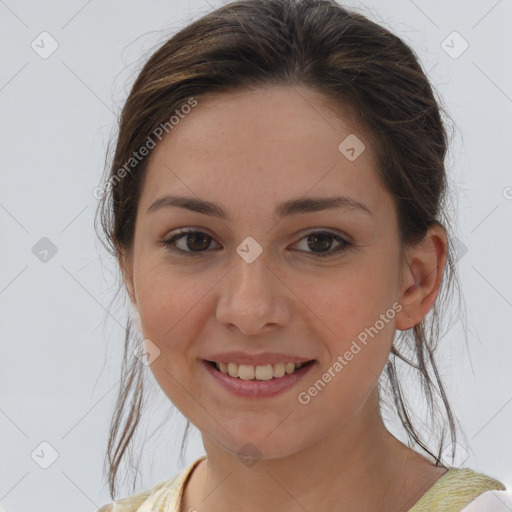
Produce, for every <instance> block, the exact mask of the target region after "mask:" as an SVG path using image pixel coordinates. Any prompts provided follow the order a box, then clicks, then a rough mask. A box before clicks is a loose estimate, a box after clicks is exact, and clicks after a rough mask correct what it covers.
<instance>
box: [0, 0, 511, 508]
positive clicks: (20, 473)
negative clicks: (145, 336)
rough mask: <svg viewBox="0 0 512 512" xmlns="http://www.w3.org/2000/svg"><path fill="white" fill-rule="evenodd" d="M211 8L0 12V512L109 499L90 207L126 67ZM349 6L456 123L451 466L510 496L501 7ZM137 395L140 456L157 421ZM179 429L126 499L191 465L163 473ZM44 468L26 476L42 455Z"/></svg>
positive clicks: (108, 385) (112, 6)
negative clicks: (457, 448) (464, 453)
mask: <svg viewBox="0 0 512 512" xmlns="http://www.w3.org/2000/svg"><path fill="white" fill-rule="evenodd" d="M221 3H224V2H214V1H213V0H209V1H206V0H194V1H192V0H189V1H186V0H172V1H169V0H167V1H163V0H150V1H146V2H142V1H139V2H133V1H126V0H125V1H123V2H121V1H119V0H117V1H110V2H99V1H98V0H96V1H95V0H90V1H88V2H87V1H83V0H73V1H67V2H64V1H63V0H58V1H54V2H35V1H32V2H30V1H22V0H18V1H16V0H6V1H3V0H0V41H1V44H2V52H1V66H0V108H1V112H2V115H1V116H0V125H1V128H0V130H1V147H2V152H1V155H2V159H1V173H2V174H1V175H2V188H1V189H0V226H1V236H2V247H3V250H2V251H1V253H0V258H1V277H0V309H1V312H2V314H1V339H2V357H1V358H0V382H1V398H0V433H1V438H0V439H1V441H0V442H1V454H0V460H1V461H2V462H1V469H0V504H1V508H2V509H3V510H4V511H8V512H13V511H24V512H35V511H37V512H45V511H52V512H64V511H66V512H67V511H69V510H75V511H93V510H96V508H98V507H99V506H101V505H102V504H104V503H106V502H107V501H110V500H109V496H108V493H107V486H106V483H105V482H104V481H103V479H102V474H101V470H102V463H103V457H104V453H105V449H106V441H107V432H108V425H109V421H110V416H111V412H112V409H113V406H114V399H115V397H116V393H117V383H118V378H119V367H120V357H121V352H120V349H121V348H122V345H123V333H124V331H123V325H124V319H125V311H124V309H123V307H122V304H121V305H120V306H119V307H116V308H114V309H113V310H112V317H110V316H109V317H108V318H107V320H105V317H106V316H107V314H106V310H105V308H107V307H108V305H109V303H110V302H111V300H112V298H113V296H114V292H115V290H116V283H117V281H116V274H115V271H116V270H115V268H114V266H113V265H112V262H111V261H110V259H109V258H108V257H107V255H106V254H105V253H104V251H103V249H102V247H101V246H100V244H99V242H98V241H97V240H96V235H95V232H94V229H93V216H94V212H95V208H96V204H97V201H96V199H95V198H94V196H93V193H92V191H93V189H94V188H95V187H96V186H97V185H98V183H99V179H100V176H101V172H102V170H103V165H104V157H105V151H106V145H107V141H108V139H109V137H110V135H111V133H112V130H113V127H114V126H115V124H116V122H117V121H116V114H117V113H118V112H119V111H120V108H121V107H122V104H123V101H124V99H125V98H126V95H127V92H128V90H129V87H130V86H131V84H132V82H133V79H134V78H135V76H136V72H137V70H138V69H140V65H142V56H143V55H144V54H146V52H149V51H150V50H151V48H152V46H153V45H155V44H156V43H158V42H159V41H163V38H164V37H165V36H166V34H169V35H170V34H172V33H174V32H175V31H176V30H177V29H179V28H181V27H182V26H183V25H184V24H185V23H186V22H188V21H189V20H191V19H192V18H196V17H197V15H198V14H199V13H204V12H207V11H209V10H210V9H211V7H215V6H219V5H221ZM347 5H348V6H349V7H350V6H354V7H356V8H357V9H358V10H360V12H362V13H363V14H366V15H367V16H369V17H370V18H372V19H374V20H375V21H377V22H379V23H382V24H384V25H385V26H387V27H388V28H390V29H391V30H392V31H394V32H395V33H396V34H397V35H399V36H400V37H402V38H403V39H404V40H405V41H406V42H408V43H409V44H410V45H412V47H413V48H414V50H415V51H416V52H417V54H418V55H419V57H420V59H421V61H422V64H423V66H424V69H425V70H426V71H428V75H429V77H430V79H431V81H432V83H433V84H434V86H435V87H436V88H437V90H438V92H439V94H440V95H441V97H442V99H443V102H444V104H445V105H446V106H447V107H448V109H449V112H450V114H451V116H452V117H453V119H454V121H455V123H456V125H457V132H456V135H455V139H454V141H453V145H452V147H451V150H450V155H449V159H448V166H449V169H450V176H451V181H452V182H453V183H454V184H455V185H456V186H457V188H458V192H457V197H458V203H457V204H456V210H457V216H456V219H455V220H456V221H458V224H457V230H458V231H457V232H458V237H459V239H460V241H461V243H462V244H464V246H465V247H466V248H467V253H466V254H464V255H463V256H462V258H461V259H460V261H459V264H460V274H461V278H462V284H463V292H464V296H465V300H466V305H467V309H468V314H469V318H468V320H469V339H468V346H469V354H470V355H469V356H468V353H467V350H466V349H465V345H464V339H463V331H462V330H461V328H460V325H459V324H456V325H455V326H454V327H453V328H452V329H451V330H450V331H449V332H448V333H447V334H446V335H445V337H444V339H443V345H442V348H441V353H440V356H441V364H440V367H441V371H442V373H443V375H444V376H445V378H446V382H447V385H448V388H449V392H450V398H451V399H452V403H453V406H454V408H455V411H456V413H457V414H458V417H459V419H460V421H461V423H462V425H463V427H464V431H465V433H466V436H467V442H468V444H467V445H466V446H465V449H467V450H468V455H469V459H468V460H467V461H466V462H465V465H466V466H469V467H472V468H473V469H475V470H479V471H482V472H485V473H487V474H490V475H492V476H494V477H497V478H499V479H501V480H502V481H503V482H505V483H507V484H512V464H511V462H512V436H511V435H510V432H511V428H510V427H511V425H512V404H511V403H510V402H511V401H512V377H511V371H510V361H511V359H512V358H511V356H512V339H511V336H510V332H511V328H512V320H511V319H512V292H511V290H512V272H511V271H510V262H511V249H512V242H511V221H512V200H511V199H512V188H510V187H512V172H511V164H510V147H511V143H510V135H511V114H512V86H511V83H512V73H511V66H510V63H511V62H512V38H511V31H510V23H511V21H512V2H510V1H507V0H502V1H496V0H480V1H475V0H473V1H467V0H464V1H463V0H458V1H451V2H446V1H445V0H436V1H426V0H415V1H412V0H395V1H394V2H389V1H385V0H372V1H370V0H368V1H365V2H364V3H363V4H361V3H358V2H353V3H351V4H347ZM43 31H47V32H49V33H50V34H51V36H52V37H53V38H54V39H55V40H56V41H57V42H58V45H59V46H58V48H57V50H56V51H55V52H54V53H53V54H52V55H51V56H50V57H49V58H47V59H43V58H41V57H40V56H39V55H38V54H37V53H36V52H35V51H34V50H33V49H32V48H31V43H32V41H34V40H35V39H36V38H37V37H38V36H39V34H40V33H41V32H43ZM453 31H457V32H458V33H459V34H460V35H461V36H462V37H463V38H464V39H465V40H466V41H467V42H468V44H469V47H468V49H467V50H466V51H465V52H464V53H463V54H462V55H460V56H459V57H458V58H456V59H454V58H452V57H451V56H450V55H448V54H447V53H446V51H445V50H444V49H443V48H442V46H441V43H442V41H443V40H445V39H446V38H447V36H449V35H450V34H451V33H452V32H453ZM459 44H460V41H459V42H457V41H455V43H454V45H455V50H456V49H457V48H460V46H457V45H459ZM42 237H48V238H49V239H50V240H51V241H52V242H53V244H55V246H56V247H57V253H56V254H55V256H53V257H52V258H51V259H49V261H47V262H46V263H43V262H42V261H40V260H39V259H38V258H36V256H35V255H34V254H33V252H32V248H33V247H34V245H35V244H36V243H37V242H38V241H39V240H40V239H41V238H42ZM148 372H149V370H148ZM150 377H152V376H151V375H150ZM153 389H154V390H155V395H154V396H155V400H154V402H152V404H153V405H152V407H150V408H149V409H146V411H147V414H146V417H145V420H144V422H143V428H142V434H141V435H140V436H139V437H138V439H139V440H140V439H143V438H144V436H145V435H149V434H150V433H151V432H153V431H154V429H155V428H156V427H157V426H158V424H159V422H160V421H161V420H162V418H163V417H164V416H163V412H167V411H171V410H172V407H170V406H169V404H168V401H167V400H166V399H165V398H162V396H163V394H162V393H161V391H160V390H159V388H158V387H157V386H156V385H155V386H154V388H153ZM157 420H158V421H157ZM183 426H184V419H183V417H182V416H181V414H180V413H178V412H175V413H174V414H173V415H172V416H171V417H170V419H169V420H168V421H167V424H166V426H165V427H164V430H162V433H161V434H160V435H156V436H155V437H153V438H151V439H150V440H149V441H148V443H147V444H146V448H147V455H146V456H144V457H143V459H142V461H141V464H142V465H141V466H140V469H141V473H142V479H141V480H139V484H138V487H137V491H138V490H143V489H146V488H149V487H150V486H153V485H155V484H156V483H157V482H159V481H162V480H163V479H167V478H170V477H171V476H173V475H174V474H175V473H176V472H177V471H178V470H180V469H181V468H182V463H183V462H184V463H185V464H187V465H188V464H189V463H191V462H192V461H193V460H194V459H195V458H196V457H198V456H199V455H201V454H202V453H203V450H202V445H201V443H200V437H199V435H198V433H197V432H194V433H193V435H192V437H191V442H190V443H189V447H188V450H187V456H186V459H185V461H181V462H180V461H179V460H178V451H179V445H180V442H181V436H182V429H183ZM144 429H146V430H145V431H144ZM42 442H47V443H49V444H50V445H51V446H52V447H53V449H55V450H56V451H57V453H58V458H57V459H56V460H55V462H54V463H53V464H52V465H51V466H50V467H48V469H42V468H41V467H40V466H39V465H38V464H37V463H36V462H35V460H34V459H33V458H32V457H31V454H32V453H33V451H34V450H35V449H36V448H37V449H38V450H39V452H38V453H40V454H41V448H40V444H41V443H42ZM43 452H44V453H45V455H44V456H41V457H40V459H39V460H42V459H44V457H49V456H50V455H49V454H50V453H51V451H50V450H49V449H48V448H45V447H44V446H43ZM121 493H122V495H127V494H128V493H131V489H130V488H129V487H128V485H126V486H125V487H124V488H121Z"/></svg>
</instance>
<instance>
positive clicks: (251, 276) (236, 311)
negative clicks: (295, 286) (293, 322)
mask: <svg viewBox="0 0 512 512" xmlns="http://www.w3.org/2000/svg"><path fill="white" fill-rule="evenodd" d="M264 254H265V251H264V252H263V253H262V254H260V255H259V256H258V257H257V258H256V259H255V260H254V261H252V262H251V263H248V262H247V261H245V260H244V259H243V258H241V257H240V256H239V255H238V254H236V253H235V255H234V258H233V268H232V269H231V271H230V272H228V275H227V276H226V278H225V279H223V281H222V282H221V283H220V289H219V293H220V298H219V301H218V304H217V311H216V315H217V320H218V322H219V323H221V324H223V325H225V326H227V327H229V328H230V329H233V328H237V329H239V330H240V331H241V332H242V333H243V334H247V335H254V334H259V333H263V332H266V331H268V330H272V329H276V328H279V327H283V326H285V325H286V324H287V322H288V321H289V318H290V316H291V315H290V295H291V292H290V290H289V289H288V288H287V286H286V285H285V284H284V282H283V281H282V277H280V276H279V275H278V274H277V272H276V271H277V269H276V268H275V265H273V266H272V267H273V268H271V267H270V266H269V262H268V261H267V258H266V257H265V256H264Z"/></svg>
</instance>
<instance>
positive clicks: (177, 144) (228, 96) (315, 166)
mask: <svg viewBox="0 0 512 512" xmlns="http://www.w3.org/2000/svg"><path fill="white" fill-rule="evenodd" d="M197 102H198V104H197V106H195V107H194V108H193V109H192V110H191V111H190V113H189V114H187V115H185V116H183V118H182V119H181V120H180V121H179V123H178V124H177V125H176V126H174V128H173V129H172V131H171V132H170V133H169V134H168V135H167V136H166V137H165V138H164V139H163V140H162V142H160V143H159V144H158V145H157V147H156V148H155V149H154V150H153V154H152V155H151V159H150V162H149V165H148V168H147V171H146V172H147V176H146V179H145V184H144V189H143V194H142V197H141V203H142V204H145V205H146V206H147V204H148V203H150V202H151V201H153V200H154V199H156V198H157V197H158V196H159V195H162V194H163V193H171V192H172V193H183V194H186V195H191V194H195V195H197V196H199V197H202V198H204V199H210V200H213V201H225V200H226V198H228V199H229V200H230V201H231V202H232V203H233V204H234V203H235V202H236V199H235V198H236V197H239V198H240V205H243V204H244V201H245V203H247V200H249V199H252V200H254V201H256V200H257V201H258V204H260V205H261V204H262V202H267V201H270V202H271V203H272V202H274V203H275V202H278V201H281V200H282V199H283V198H286V197H299V196H304V195H306V194H308V193H311V194H312V195H316V196H318V195H328V194H329V193H330V194H331V195H334V194H336V195H338V194H344V195H351V196H353V197H354V198H355V199H357V200H360V201H361V202H364V203H366V204H368V203H371V204H374V205H375V203H376V202H379V201H381V200H382V199H383V198H382V197H380V196H381V194H382V189H381V188H380V186H379V183H378V180H377V175H376V172H375V165H376V164H375V162H374V157H373V151H372V146H371V142H370V140H369V137H368V136H367V135H366V133H365V132H363V131H361V129H360V128H359V127H358V126H357V125H355V124H354V122H353V121H352V119H351V117H350V116H349V115H343V109H341V107H337V108H336V111H335V110H334V109H333V108H332V107H330V106H329V104H328V102H327V101H326V99H325V98H324V97H322V96H320V95H319V94H318V93H316V92H314V91H312V90H311V89H307V88H305V87H296V86H293V87H289V86H272V87H265V88H257V89H253V90H248V91H246V90H244V91H236V92H229V93H222V94H217V95H212V96H208V97H200V98H197ZM354 137H355V138H354ZM344 141H349V143H352V145H354V144H353V143H354V142H355V143H356V150H357V152H358V156H357V158H355V159H352V160H351V159H349V158H347V155H346V153H344V151H345V150H346V146H347V144H346V143H344ZM340 144H342V146H341V149H340ZM363 144H364V146H363ZM349 145H350V144H349ZM363 148H364V149H363ZM360 151H361V152H360ZM359 152H360V154H359Z"/></svg>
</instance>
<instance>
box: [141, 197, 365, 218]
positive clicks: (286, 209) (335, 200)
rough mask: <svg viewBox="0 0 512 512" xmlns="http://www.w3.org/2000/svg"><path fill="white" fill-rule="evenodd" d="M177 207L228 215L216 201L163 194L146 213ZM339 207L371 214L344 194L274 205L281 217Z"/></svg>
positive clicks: (288, 201)
mask: <svg viewBox="0 0 512 512" xmlns="http://www.w3.org/2000/svg"><path fill="white" fill-rule="evenodd" d="M169 207H178V208H185V209H187V210H191V211H193V212H198V213H202V214H204V215H211V216H213V217H217V218H219V219H223V220H228V219H229V215H228V214H227V212H226V211H225V210H224V209H223V208H222V206H220V205H219V204H217V203H213V202H211V201H205V200H203V199H199V198H197V197H185V196H173V195H165V196H162V197H160V198H158V199H156V200H155V201H154V202H153V203H152V204H151V206H150V207H149V208H148V209H147V211H146V213H152V212H155V211H157V210H160V209H162V208H169ZM334 208H341V209H345V210H355V211H360V212H363V213H366V214H368V215H370V216H373V213H372V212H371V211H370V209H369V208H368V207H367V206H366V205H364V204H363V203H361V202H359V201H357V200H356V199H353V198H351V197H345V196H335V197H301V198H297V199H289V200H287V201H284V202H283V203H280V204H279V205H278V206H277V207H276V211H275V215H276V216H277V217H278V218H283V217H286V216H290V215H297V214H300V213H309V212H317V211H321V210H331V209H334Z"/></svg>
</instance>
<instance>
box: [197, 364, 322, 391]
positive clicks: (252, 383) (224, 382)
mask: <svg viewBox="0 0 512 512" xmlns="http://www.w3.org/2000/svg"><path fill="white" fill-rule="evenodd" d="M315 363H316V361H314V362H313V363H309V364H308V365H306V366H303V367H302V368H299V369H298V370H295V371H294V372H293V373H287V374H285V375H284V376H283V377H280V378H274V379H270V380H244V379H239V378H238V377H230V376H229V375H226V374H224V373H222V372H221V371H220V370H217V369H215V368H214V367H213V366H212V365H211V364H210V363H207V362H206V361H205V360H202V361H201V364H202V365H203V366H204V367H205V369H206V371H207V372H208V373H209V374H210V375H211V376H212V377H213V378H214V379H215V380H216V382H218V383H219V384H220V385H221V386H223V387H224V388H225V389H227V390H228V391H230V392H231V393H233V394H234V395H237V396H242V397H244V398H267V397H271V396H276V395H279V394H280V393H284V392H285V391H287V390H288V389H290V388H292V387H293V386H295V384H297V383H298V382H299V381H300V380H301V379H302V378H303V377H304V376H305V375H306V374H307V373H308V372H309V371H310V370H311V368H313V366H314V365H315Z"/></svg>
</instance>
